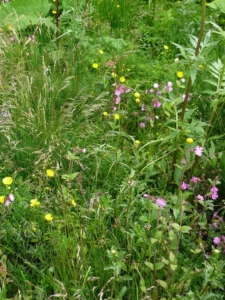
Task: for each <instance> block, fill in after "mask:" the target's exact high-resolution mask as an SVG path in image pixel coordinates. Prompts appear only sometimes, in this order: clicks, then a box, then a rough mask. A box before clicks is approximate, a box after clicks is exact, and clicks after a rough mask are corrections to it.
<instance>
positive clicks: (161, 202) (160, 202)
mask: <svg viewBox="0 0 225 300" xmlns="http://www.w3.org/2000/svg"><path fill="white" fill-rule="evenodd" d="M156 204H157V205H158V206H159V207H165V206H166V201H165V200H164V199H162V198H158V199H156Z"/></svg>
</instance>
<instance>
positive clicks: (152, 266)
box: [145, 261, 154, 270]
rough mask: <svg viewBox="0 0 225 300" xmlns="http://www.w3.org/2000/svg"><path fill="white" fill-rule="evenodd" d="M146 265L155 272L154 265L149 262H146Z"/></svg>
mask: <svg viewBox="0 0 225 300" xmlns="http://www.w3.org/2000/svg"><path fill="white" fill-rule="evenodd" d="M145 265H146V266H147V267H149V269H151V270H154V265H153V264H152V263H150V262H148V261H145Z"/></svg>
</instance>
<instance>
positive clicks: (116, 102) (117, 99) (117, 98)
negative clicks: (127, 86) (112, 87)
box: [115, 96, 121, 105]
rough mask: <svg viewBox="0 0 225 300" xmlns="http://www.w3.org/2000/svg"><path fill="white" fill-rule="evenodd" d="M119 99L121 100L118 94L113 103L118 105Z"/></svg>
mask: <svg viewBox="0 0 225 300" xmlns="http://www.w3.org/2000/svg"><path fill="white" fill-rule="evenodd" d="M120 100H121V98H120V96H118V97H116V98H115V104H116V105H118V104H119V103H120Z"/></svg>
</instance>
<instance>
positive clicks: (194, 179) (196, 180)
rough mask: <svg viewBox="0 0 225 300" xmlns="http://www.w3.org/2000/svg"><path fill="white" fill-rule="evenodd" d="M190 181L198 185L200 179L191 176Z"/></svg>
mask: <svg viewBox="0 0 225 300" xmlns="http://www.w3.org/2000/svg"><path fill="white" fill-rule="evenodd" d="M190 181H191V182H193V183H198V182H199V181H200V179H199V178H198V177H195V176H193V177H191V180H190Z"/></svg>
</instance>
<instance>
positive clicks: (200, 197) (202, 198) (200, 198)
mask: <svg viewBox="0 0 225 300" xmlns="http://www.w3.org/2000/svg"><path fill="white" fill-rule="evenodd" d="M197 199H198V200H201V201H204V200H205V199H204V197H203V196H202V195H200V194H199V195H198V196H197Z"/></svg>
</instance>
